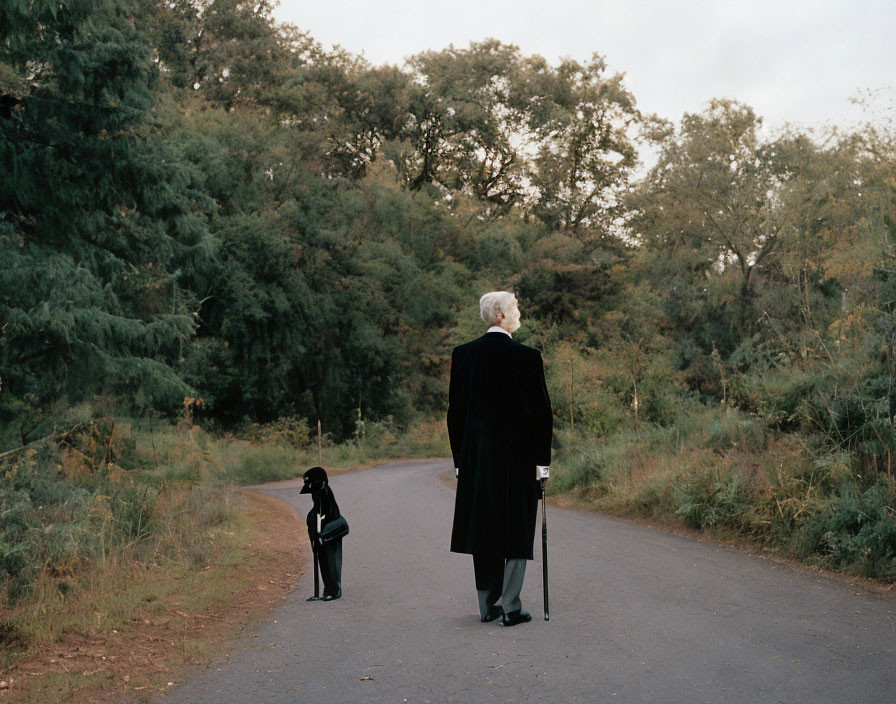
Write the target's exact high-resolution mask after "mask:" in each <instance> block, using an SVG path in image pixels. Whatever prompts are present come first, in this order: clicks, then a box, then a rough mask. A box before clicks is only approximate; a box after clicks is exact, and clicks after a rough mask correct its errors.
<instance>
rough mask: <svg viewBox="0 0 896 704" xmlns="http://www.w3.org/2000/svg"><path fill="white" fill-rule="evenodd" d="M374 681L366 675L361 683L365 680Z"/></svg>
mask: <svg viewBox="0 0 896 704" xmlns="http://www.w3.org/2000/svg"><path fill="white" fill-rule="evenodd" d="M372 679H373V677H368V676H367V675H364V677H362V678H361V681H362V682H363V681H364V680H372Z"/></svg>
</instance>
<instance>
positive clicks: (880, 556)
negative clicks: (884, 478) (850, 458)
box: [794, 483, 896, 579]
mask: <svg viewBox="0 0 896 704" xmlns="http://www.w3.org/2000/svg"><path fill="white" fill-rule="evenodd" d="M894 507H896V495H894V492H893V491H892V489H890V488H888V487H886V486H884V485H882V484H877V485H874V486H872V487H870V488H868V489H866V490H865V491H864V492H862V491H860V490H859V488H858V487H857V486H856V485H855V484H852V483H845V484H843V485H842V486H841V488H840V490H839V492H838V494H837V495H836V496H835V497H834V498H833V499H832V500H831V501H830V503H829V504H828V505H827V506H826V507H825V508H824V509H823V510H821V511H819V512H818V513H817V514H816V515H814V516H812V517H810V518H808V519H807V520H806V521H805V522H804V524H803V525H802V526H801V528H800V530H799V531H798V533H797V535H796V536H795V541H794V542H795V544H796V546H797V548H798V550H799V551H800V552H801V553H802V554H803V555H804V556H808V555H811V554H813V553H818V554H820V555H821V556H822V557H823V558H824V560H825V562H826V563H827V564H829V565H830V566H831V567H834V568H836V569H852V570H855V571H857V572H858V573H859V574H862V575H865V576H868V577H878V578H889V579H892V578H894V577H896V508H894Z"/></svg>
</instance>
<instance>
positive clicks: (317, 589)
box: [305, 514, 321, 601]
mask: <svg viewBox="0 0 896 704" xmlns="http://www.w3.org/2000/svg"><path fill="white" fill-rule="evenodd" d="M320 524H321V515H320V514H317V534H318V535H320ZM317 549H318V546H317V543H316V542H313V543H311V552H312V553H314V596H309V597H308V598H307V599H305V601H320V577H319V576H318V574H319V573H320V570H319V569H318V563H317Z"/></svg>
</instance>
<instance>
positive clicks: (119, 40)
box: [0, 0, 207, 435]
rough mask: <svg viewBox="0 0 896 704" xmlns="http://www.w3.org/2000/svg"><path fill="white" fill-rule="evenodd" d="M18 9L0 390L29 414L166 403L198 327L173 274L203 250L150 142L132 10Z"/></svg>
mask: <svg viewBox="0 0 896 704" xmlns="http://www.w3.org/2000/svg"><path fill="white" fill-rule="evenodd" d="M29 9H30V10H31V11H30V12H27V13H25V14H21V13H19V14H17V13H15V12H14V11H12V10H8V11H5V13H4V15H3V22H2V24H0V27H2V35H0V67H2V68H0V75H2V76H4V77H5V79H4V80H5V85H4V86H3V91H4V92H5V93H6V94H7V95H11V96H13V97H14V99H15V101H16V105H15V107H14V109H12V110H10V111H9V113H8V114H3V115H0V171H2V172H3V173H4V178H3V179H2V181H0V245H2V248H3V258H2V260H3V265H2V269H0V317H2V319H3V321H4V325H3V328H2V332H0V335H2V338H0V341H2V357H0V376H2V378H3V380H4V392H5V393H6V394H9V395H10V396H9V397H12V398H20V399H29V400H28V401H27V403H28V404H29V405H31V406H32V407H38V406H43V405H45V404H47V403H48V402H50V401H52V400H54V399H57V398H60V397H63V396H67V397H68V398H70V399H72V400H78V399H80V398H83V397H84V396H85V395H87V394H90V393H94V392H96V391H99V390H109V391H123V390H125V389H127V390H128V392H129V393H130V395H131V397H132V398H137V399H142V403H143V404H146V405H148V404H153V405H159V406H161V407H166V408H173V407H175V406H176V405H179V403H180V400H181V399H182V398H183V395H184V392H185V391H186V390H187V386H186V385H185V384H184V383H183V382H182V381H181V379H180V378H179V377H178V375H177V373H176V371H175V367H176V365H177V363H178V360H179V358H180V355H181V353H182V350H183V348H184V346H185V344H187V342H188V339H189V337H190V336H191V334H192V329H193V317H192V316H191V315H190V311H191V308H190V306H191V297H190V295H189V292H188V291H185V290H184V289H183V288H182V287H181V285H180V284H179V276H180V267H182V266H183V265H184V263H186V262H187V261H189V260H190V259H192V258H193V257H196V256H199V255H200V252H201V246H202V244H203V243H204V241H205V237H206V234H207V232H206V229H205V220H204V216H205V211H204V208H205V207H206V206H207V199H205V198H204V197H203V196H202V194H201V193H199V192H198V191H197V190H196V189H195V181H194V177H195V174H194V172H192V171H191V170H190V169H189V168H183V169H182V168H180V167H181V166H185V165H182V164H180V163H179V162H178V158H177V156H176V155H175V154H174V153H172V151H171V150H169V149H168V148H167V147H166V146H165V145H164V144H162V143H160V142H159V140H157V139H156V138H155V136H154V135H153V132H152V116H151V113H150V109H151V106H152V101H153V91H154V89H155V87H156V79H157V72H156V67H155V65H154V63H153V60H152V52H151V48H150V47H149V46H148V45H147V44H145V43H144V42H143V40H142V38H141V36H140V34H139V33H138V31H137V30H136V28H135V23H134V14H133V12H134V7H133V6H132V5H131V4H130V3H129V2H124V1H121V2H119V1H116V0H103V1H102V2H90V3H88V2H71V3H65V4H62V5H59V4H57V3H52V2H46V3H43V2H36V3H32V4H31V5H30V8H29ZM32 431H34V432H38V431H37V430H35V429H32ZM28 432H29V431H28V430H27V429H25V428H23V433H24V434H25V435H27V433H28Z"/></svg>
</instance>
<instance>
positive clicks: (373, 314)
mask: <svg viewBox="0 0 896 704" xmlns="http://www.w3.org/2000/svg"><path fill="white" fill-rule="evenodd" d="M271 5H272V3H271V2H268V1H266V0H262V1H261V2H258V1H257V0H256V1H255V2H251V3H246V2H239V1H237V0H166V1H162V0H144V1H143V2H139V3H138V2H131V1H129V0H99V1H92V2H87V1H86V0H70V1H69V2H65V3H61V2H56V1H55V0H22V1H21V2H13V3H6V4H4V5H3V7H2V8H0V39H2V41H0V173H2V181H0V247H2V253H3V256H2V265H0V325H2V328H0V343H2V350H0V383H2V388H0V423H2V437H0V449H6V448H14V447H17V446H20V445H22V444H24V443H28V442H29V441H31V440H33V439H35V438H39V437H42V436H44V435H47V434H48V433H49V432H51V431H52V429H53V427H54V426H55V425H57V424H59V423H61V422H62V421H61V419H62V418H64V417H65V413H66V409H67V408H69V407H71V406H72V405H74V404H77V403H79V402H81V401H83V400H85V399H91V398H96V397H98V396H103V397H107V398H110V399H114V403H116V404H118V407H119V408H122V409H126V411H127V412H128V413H130V414H133V415H137V416H139V415H146V414H147V413H149V412H150V411H151V410H152V409H155V410H156V411H161V412H164V413H169V414H171V413H174V412H176V411H177V410H178V409H180V408H182V404H183V402H184V398H185V397H188V398H202V399H204V406H203V408H202V409H201V412H202V413H204V414H205V416H206V420H208V421H209V422H213V423H218V424H220V425H221V426H223V427H234V426H236V425H239V424H241V423H245V422H248V421H255V422H268V421H272V420H275V419H278V418H292V419H297V420H299V421H301V422H306V423H308V424H309V425H314V424H315V423H316V422H317V420H318V419H320V421H321V423H322V426H323V428H324V430H325V432H327V433H329V434H330V435H331V437H333V438H334V439H336V440H341V439H345V438H350V437H353V436H356V435H357V434H359V433H361V432H362V428H363V427H364V422H374V423H376V422H380V423H385V422H387V421H388V423H393V424H396V425H397V426H398V427H405V426H407V425H408V424H409V423H411V422H412V421H413V420H415V419H420V418H432V417H436V416H439V415H440V414H442V413H443V411H444V405H445V387H446V379H447V371H448V370H447V365H448V360H449V358H450V349H451V346H452V345H453V344H456V343H457V342H459V341H462V340H465V339H468V338H470V337H471V336H472V335H474V334H477V333H478V331H479V330H480V325H479V323H478V322H477V315H476V310H475V307H476V300H477V299H478V296H479V295H480V294H481V293H482V292H484V291H486V290H491V289H495V288H508V289H511V290H514V291H516V292H517V293H518V296H519V298H520V301H521V304H522V309H523V313H524V327H523V329H522V330H521V331H520V334H519V336H520V338H521V339H522V340H523V341H524V342H527V343H529V344H532V345H535V346H537V347H539V348H541V349H542V350H543V351H544V353H545V358H546V361H547V364H548V374H549V382H550V384H551V387H552V395H553V398H554V403H555V406H556V412H557V427H558V429H559V431H560V432H559V434H558V445H559V446H560V449H561V450H562V449H563V445H564V443H565V445H566V446H567V447H572V446H578V445H577V443H579V444H581V443H582V442H593V441H594V439H595V438H599V439H600V440H601V441H604V442H608V441H609V440H608V439H609V438H612V437H617V436H618V437H621V436H622V434H625V433H638V432H640V431H641V430H642V429H653V430H655V431H656V432H661V431H663V429H667V430H668V429H672V430H674V429H678V430H676V431H675V432H679V431H680V432H684V431H683V430H681V429H682V428H684V427H686V426H687V422H688V420H687V419H693V418H698V417H702V416H701V414H704V413H705V412H707V410H709V411H711V412H713V413H715V414H716V416H714V417H713V418H714V420H711V421H708V422H709V423H710V425H711V424H712V423H723V424H724V423H725V422H728V421H727V420H725V419H729V420H730V419H731V418H735V419H736V420H735V421H732V422H734V423H735V425H737V427H739V428H741V431H742V432H741V431H738V432H741V435H737V434H736V433H735V436H736V437H735V438H734V439H733V440H732V441H731V443H733V445H737V443H738V442H741V443H743V442H746V441H745V440H743V438H744V437H746V438H749V437H760V438H761V442H759V443H758V445H756V446H755V447H754V449H762V448H763V447H765V446H767V444H768V443H769V442H771V441H770V440H769V438H777V439H781V438H784V439H790V440H792V441H793V442H794V443H796V444H798V445H799V447H800V448H802V449H801V450H800V452H802V453H804V454H803V460H804V462H805V463H806V466H808V467H809V468H810V469H809V470H807V471H809V472H810V478H809V479H808V480H807V481H808V484H809V486H810V489H811V487H812V486H814V485H815V484H817V482H815V480H814V479H812V476H814V475H811V472H813V471H816V470H817V471H822V470H820V469H818V468H819V467H821V468H822V469H824V468H826V469H824V472H827V473H826V474H825V477H827V479H825V480H824V481H826V482H828V484H829V486H828V487H827V488H828V490H830V491H833V492H836V491H837V490H838V489H837V487H838V486H839V484H837V482H836V481H834V480H832V479H830V476H831V472H832V471H833V470H831V467H835V466H836V467H838V468H839V467H842V468H844V469H843V471H844V472H846V473H847V474H848V475H849V476H850V477H851V478H852V479H851V481H853V480H854V483H853V484H851V485H850V486H852V487H853V489H851V491H857V492H859V493H860V494H862V492H867V491H869V490H871V489H874V490H875V491H878V490H879V489H877V488H875V487H879V486H884V487H886V488H885V489H880V490H879V491H883V492H884V493H883V494H882V496H883V498H881V500H880V501H879V502H878V504H879V507H880V510H881V511H882V513H881V515H882V516H883V517H884V518H886V517H887V516H890V519H892V511H893V509H892V508H887V507H889V506H892V496H893V479H892V455H891V453H892V450H893V448H894V444H896V443H894V441H896V436H894V416H896V389H894V372H896V367H894V365H896V359H894V335H896V307H894V306H896V270H894V254H896V252H894V238H896V138H894V133H893V130H892V129H888V127H887V125H886V124H884V125H878V126H876V127H871V126H869V127H867V128H865V129H863V130H860V131H856V132H851V133H838V132H833V131H831V132H826V133H824V134H815V133H812V132H810V131H807V130H801V129H799V128H791V129H790V130H788V131H786V132H784V133H782V134H779V135H775V136H768V135H767V134H766V133H765V132H764V131H763V130H762V129H761V126H762V121H761V118H760V117H759V116H757V115H756V114H755V113H754V112H753V111H752V110H751V109H750V108H749V107H748V106H746V105H743V104H740V103H738V102H735V101H731V100H716V101H712V102H711V103H710V104H709V105H708V106H707V108H706V109H705V110H704V111H703V112H701V113H699V114H690V115H686V116H685V117H684V119H683V120H682V121H681V123H680V124H678V125H672V124H668V123H667V122H664V121H663V120H660V119H658V118H656V117H654V116H649V115H644V114H642V113H641V112H640V111H639V110H638V108H637V105H636V101H635V96H633V95H632V94H631V93H630V92H629V91H628V90H627V89H626V87H625V84H624V81H623V76H622V75H620V74H612V73H611V72H609V71H608V70H607V67H606V65H605V63H604V61H603V59H602V58H601V57H600V56H598V55H595V56H594V57H593V59H592V60H591V61H589V62H586V63H579V62H576V61H572V60H569V59H565V60H562V61H560V62H558V63H549V62H547V61H546V60H545V59H543V58H541V57H539V56H526V55H524V54H522V53H521V52H520V50H519V49H517V48H516V47H513V46H509V45H505V44H502V43H500V42H498V41H495V40H489V41H485V42H482V43H479V44H473V45H471V46H470V47H468V48H463V49H459V48H453V47H452V48H448V49H445V50H442V51H430V52H426V53H423V54H419V55H417V56H413V57H410V58H409V59H408V61H407V62H406V64H405V65H404V66H403V67H393V66H371V65H369V64H368V63H367V62H365V61H364V60H363V59H361V58H359V57H356V56H353V55H350V54H348V53H346V52H344V51H342V50H339V49H334V50H326V49H325V48H324V47H322V46H321V45H320V44H318V43H317V42H315V41H314V39H313V38H312V37H310V36H308V35H307V34H305V33H303V32H301V31H299V30H298V29H296V28H294V27H289V26H285V25H282V24H278V23H276V22H274V21H273V19H272V18H271ZM647 144H649V145H650V147H651V149H652V150H653V152H654V153H656V154H658V158H657V161H656V164H655V165H654V166H653V167H652V168H650V169H649V170H647V171H646V172H644V171H638V167H639V157H638V154H639V148H641V147H643V146H645V145H647ZM732 414H733V415H732ZM720 418H721V420H719V419H720ZM676 437H679V436H676ZM737 438H741V439H740V440H738V439H737ZM776 441H777V440H776ZM684 446H685V443H684V442H683V441H681V442H680V443H679V449H680V450H683V449H684ZM730 446H731V444H729V445H725V444H724V443H722V444H721V445H719V446H718V447H717V449H718V453H719V454H721V453H724V452H726V449H725V448H726V447H730ZM832 458H834V459H832ZM813 467H814V468H815V469H812V468H813ZM583 471H584V470H583ZM837 471H840V470H837ZM605 479H606V477H604V480H605ZM576 481H577V482H579V483H580V484H582V485H585V484H588V483H589V482H590V483H594V482H597V483H600V482H601V481H602V478H601V472H600V471H599V470H596V469H594V466H593V463H592V465H590V468H589V469H588V471H586V472H584V473H583V474H582V475H581V476H580V477H578V479H577V480H576ZM719 482H721V484H720V485H719V486H727V487H729V488H730V486H729V485H728V484H725V483H724V482H722V480H721V478H720V479H719ZM813 482H814V483H813ZM879 482H885V483H883V484H881V483H879ZM676 486H678V488H679V489H680V488H681V486H684V485H676ZM708 486H709V488H708V489H707V494H706V497H704V499H705V500H704V501H703V504H700V505H702V506H704V508H705V507H706V506H709V507H710V508H712V507H713V506H715V504H714V503H713V502H716V501H717V500H718V497H720V496H723V495H724V492H720V491H718V490H716V489H713V485H712V483H711V482H710V484H709V485H708ZM604 490H605V489H604ZM862 495H864V494H862ZM707 497H708V498H707ZM888 497H889V498H888ZM888 502H889V503H888ZM690 505H691V504H688V503H687V502H686V501H685V502H684V503H682V502H681V501H679V503H678V504H677V505H676V507H677V508H676V507H673V508H676V510H677V509H678V508H681V507H682V506H684V507H685V508H684V509H682V510H683V511H685V512H686V510H687V506H690ZM717 508H718V506H716V507H715V509H717ZM715 509H713V510H715ZM887 511H889V512H890V513H889V514H888V513H887ZM809 513H811V511H809ZM816 513H817V512H816ZM866 513H867V512H866ZM781 515H782V516H784V512H783V510H782V512H781ZM788 520H790V521H791V523H792V524H794V525H795V522H796V521H797V518H796V517H792V516H791V518H788ZM704 522H705V521H704ZM860 522H861V521H860ZM696 523H698V524H699V523H700V521H699V520H698V521H696ZM860 527H861V526H860ZM820 539H821V538H819V540H820ZM881 540H882V541H883V544H884V545H885V548H882V552H881V554H883V555H884V556H885V559H889V560H891V561H892V555H894V554H896V547H894V546H896V530H894V531H893V534H892V535H890V536H889V537H886V536H885V537H883V538H881ZM887 541H890V543H888V542H887ZM886 546H889V547H886ZM887 550H889V551H890V552H889V553H888V552H887ZM887 555H889V557H886V556H887ZM888 564H892V562H891V563H888ZM888 569H889V568H888Z"/></svg>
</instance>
